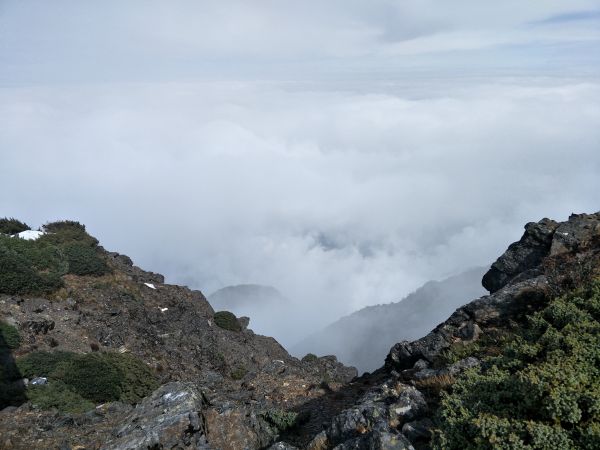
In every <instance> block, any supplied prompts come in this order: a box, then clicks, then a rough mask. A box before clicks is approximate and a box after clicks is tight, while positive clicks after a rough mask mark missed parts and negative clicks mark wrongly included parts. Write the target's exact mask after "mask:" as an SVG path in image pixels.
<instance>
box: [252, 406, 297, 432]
mask: <svg viewBox="0 0 600 450" xmlns="http://www.w3.org/2000/svg"><path fill="white" fill-rule="evenodd" d="M261 415H262V417H263V418H264V419H265V420H266V421H267V422H269V423H270V424H271V425H273V426H274V427H275V428H276V429H277V431H279V432H283V431H286V430H288V429H290V428H292V427H293V426H294V425H296V419H297V417H298V413H295V412H293V411H284V410H282V409H269V410H268V411H265V412H263V413H262V414H261Z"/></svg>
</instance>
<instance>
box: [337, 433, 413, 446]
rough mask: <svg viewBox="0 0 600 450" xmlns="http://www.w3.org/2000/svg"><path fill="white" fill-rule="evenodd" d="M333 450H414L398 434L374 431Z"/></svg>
mask: <svg viewBox="0 0 600 450" xmlns="http://www.w3.org/2000/svg"><path fill="white" fill-rule="evenodd" d="M334 450H414V448H413V446H412V445H411V444H410V442H409V441H408V440H407V439H406V438H405V437H404V436H402V434H399V433H389V432H381V431H375V432H372V433H369V434H367V435H365V436H360V437H357V438H354V439H351V440H349V441H346V442H344V443H342V444H339V445H337V446H336V447H334Z"/></svg>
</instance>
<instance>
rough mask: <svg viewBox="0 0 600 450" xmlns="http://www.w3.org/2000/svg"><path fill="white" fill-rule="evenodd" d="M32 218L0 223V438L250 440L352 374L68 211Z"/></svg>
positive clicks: (18, 443) (135, 443) (4, 441)
mask: <svg viewBox="0 0 600 450" xmlns="http://www.w3.org/2000/svg"><path fill="white" fill-rule="evenodd" d="M6 223H8V224H9V225H10V229H11V231H14V230H13V229H14V228H15V226H13V225H14V224H15V223H16V222H15V221H14V220H13V219H10V220H7V221H6ZM17 225H18V223H17ZM17 228H18V227H17ZM21 228H22V227H21ZM44 230H45V232H46V234H43V235H40V236H36V237H37V238H34V239H31V240H24V239H19V238H17V237H10V236H8V235H1V236H0V363H1V364H2V367H1V369H2V370H0V387H1V388H2V398H1V399H0V400H1V404H0V408H2V407H5V406H8V408H5V409H4V410H3V412H2V413H1V414H2V417H1V420H0V448H27V449H34V448H44V449H46V448H58V447H61V446H62V448H70V447H74V446H77V445H82V446H85V447H86V448H99V447H100V446H102V445H105V444H106V443H108V442H110V443H111V444H110V445H108V444H106V445H107V447H106V448H147V447H149V448H154V447H153V446H155V445H159V444H160V445H163V442H162V440H163V439H167V440H168V439H172V442H171V441H170V442H171V444H172V446H174V447H177V448H187V447H189V446H199V445H204V446H206V447H205V448H211V447H209V445H210V446H212V448H245V447H247V448H260V447H263V446H265V445H267V444H269V443H270V442H272V441H273V440H274V439H275V438H276V437H277V435H278V433H279V428H278V427H277V426H276V425H275V424H274V422H277V421H276V420H275V419H274V418H277V417H288V416H286V414H288V413H287V412H286V411H287V410H288V409H289V408H290V407H291V406H293V405H294V404H297V403H299V402H304V401H305V400H306V398H310V397H312V396H320V395H323V393H324V392H325V391H324V390H323V388H322V387H320V386H321V383H322V382H323V380H329V385H328V388H333V389H337V388H339V387H340V386H341V385H342V384H343V383H344V382H347V381H349V380H350V379H352V378H353V377H354V376H355V375H356V370H355V369H353V368H348V367H344V366H342V365H341V364H339V363H337V361H335V359H334V358H321V359H318V360H315V361H304V362H303V361H299V360H297V359H295V358H293V357H291V356H290V355H289V354H288V353H287V352H286V351H285V349H284V348H283V347H282V346H281V345H279V344H278V343H277V341H275V339H273V338H270V337H265V336H260V335H257V334H255V333H253V332H252V331H251V330H249V329H246V328H245V325H246V323H245V321H238V320H237V318H236V317H235V316H234V315H233V314H221V315H216V314H215V312H214V310H213V308H212V307H211V306H210V304H209V303H208V302H207V301H206V299H205V298H204V296H203V295H202V293H201V292H199V291H194V290H190V289H188V288H186V287H182V286H175V285H169V284H165V283H164V278H163V277H162V276H161V275H159V274H155V273H151V272H146V271H143V270H141V269H140V268H138V267H136V266H134V265H133V263H132V261H131V259H129V258H128V257H127V256H124V255H119V254H118V253H111V252H107V251H106V250H104V249H103V248H102V247H100V246H99V245H98V241H97V240H96V239H94V238H93V237H92V236H90V235H89V234H88V233H87V231H86V229H85V227H84V226H83V225H81V224H79V223H77V222H70V221H62V222H55V223H51V224H47V225H45V226H44ZM32 380H33V381H32ZM28 382H29V384H27V383H28ZM32 383H33V384H32ZM159 385H162V386H161V387H160V388H159V389H158V391H156V392H157V394H155V396H152V395H151V394H152V390H153V389H154V388H156V387H157V386H159ZM159 393H160V395H159ZM142 397H146V398H145V399H144V400H142ZM115 401H116V403H115ZM99 403H102V404H106V406H105V407H103V408H104V409H102V408H100V409H98V408H96V406H98V404H99ZM136 403H137V404H139V405H138V406H139V407H138V409H136V410H133V409H132V406H131V405H133V404H136ZM158 404H160V405H162V406H160V407H159V406H157V405H158ZM140 408H141V409H140ZM144 408H146V409H144ZM157 408H158V409H157ZM52 409H58V411H59V413H58V415H57V414H56V413H54V412H52V411H51V410H52ZM86 411H91V412H86ZM94 411H95V412H94ZM141 411H145V414H146V415H147V417H146V418H144V419H143V420H142V419H141V418H140V417H139V416H136V414H140V412H141ZM156 411H163V412H164V414H163V413H161V414H163V415H162V416H161V415H159V416H153V414H155V413H156ZM73 414H75V415H77V419H76V420H73V419H68V417H72V415H73ZM165 415H166V416H165ZM292 416H293V418H295V415H292V414H291V413H290V414H289V417H292ZM151 418H152V419H151ZM140 420H142V422H143V424H144V425H143V426H142V425H139V423H140ZM289 420H290V419H288V421H289ZM190 421H191V422H190ZM284 422H285V421H284ZM127 423H131V424H132V426H131V429H130V430H129V431H127V432H126V431H118V430H119V429H121V428H122V427H123V426H125V425H124V424H127ZM135 424H137V425H135ZM280 425H281V424H280ZM140 427H141V428H140ZM141 429H143V432H142V431H140V430H141ZM140 433H141V434H140ZM155 441H156V442H155ZM111 446H112V447H111ZM157 448H158V447H157ZM169 448H170V447H169ZM190 448H191V447H190ZM193 448H196V447H193Z"/></svg>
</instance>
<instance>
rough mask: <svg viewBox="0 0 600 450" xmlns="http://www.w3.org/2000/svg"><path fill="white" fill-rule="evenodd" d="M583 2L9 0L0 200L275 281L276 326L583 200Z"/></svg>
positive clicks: (0, 112) (312, 320)
mask: <svg viewBox="0 0 600 450" xmlns="http://www.w3.org/2000/svg"><path fill="white" fill-rule="evenodd" d="M599 9H600V3H599V2H598V1H589V0H577V1H572V2H568V3H566V2H563V1H558V0H549V1H545V2H542V3H540V2H526V3H523V2H520V1H519V2H518V1H517V0H509V1H506V2H496V3H493V4H492V3H484V2H481V1H478V0H460V1H455V2H452V3H451V4H450V3H448V2H441V1H434V0H425V1H423V0H411V1H402V2H398V1H392V0H380V1H373V2H365V1H358V0H334V1H328V2H322V1H306V2H301V3H298V2H287V1H275V0H273V1H267V0H265V1H253V2H248V1H219V2H197V1H188V0H176V1H158V0H153V1H149V0H145V1H137V2H136V1H130V2H126V3H124V2H120V1H108V0H107V1H104V2H102V3H91V2H81V1H75V0H71V1H67V0H60V1H56V2H52V3H49V2H44V1H35V0H27V1H5V2H2V3H1V4H0V41H2V42H3V43H4V45H3V46H1V47H0V64H1V65H2V67H3V71H2V73H1V74H0V152H1V153H0V157H1V158H2V164H1V165H0V192H2V195H1V196H0V210H1V211H3V212H4V214H8V215H13V216H17V217H21V218H23V219H25V220H27V221H29V222H32V223H34V224H39V223H42V222H44V221H46V220H51V219H53V218H59V217H65V218H73V219H76V220H81V221H83V222H85V223H87V224H88V226H89V227H90V229H91V231H92V232H93V233H95V234H97V235H98V237H99V238H100V239H101V240H102V242H103V243H104V244H105V245H106V246H107V247H108V248H110V249H115V250H119V251H123V252H124V253H128V254H130V255H131V256H132V257H133V258H134V259H135V260H136V261H137V262H138V263H139V264H140V265H142V266H145V267H147V268H149V269H152V270H156V271H162V272H165V273H166V274H167V275H168V277H169V279H170V280H171V281H173V282H186V283H189V284H190V285H192V286H195V287H199V288H201V289H203V290H204V291H205V292H206V293H210V292H212V291H213V290H215V289H217V288H219V287H222V286H224V285H227V284H235V283H242V282H255V283H264V284H272V285H275V286H276V287H278V288H279V289H280V290H281V291H283V292H284V294H286V295H287V296H288V297H290V298H292V299H293V300H294V301H295V303H296V304H297V305H298V308H297V309H296V310H295V311H292V312H291V313H290V318H291V319H290V320H283V321H282V322H281V326H282V328H279V329H275V328H273V330H274V332H280V331H281V332H282V333H283V331H285V334H282V335H281V336H279V337H282V338H283V339H284V340H285V341H286V342H287V343H289V342H291V341H292V340H293V339H294V338H296V337H298V336H299V335H300V334H301V333H308V332H310V331H311V329H314V328H317V327H318V326H320V325H321V324H323V323H324V322H327V321H330V320H333V319H335V318H336V317H337V316H339V315H340V314H343V313H347V312H349V311H351V310H353V309H356V308H358V307H360V306H363V305H366V304H370V303H376V302H381V301H390V300H394V299H399V298H401V297H402V296H403V295H404V294H406V293H407V292H409V291H410V290H412V289H414V288H416V287H417V286H418V285H419V284H420V283H422V282H424V281H426V280H428V279H430V278H440V277H443V276H446V275H449V274H451V273H456V272H457V271H459V270H461V269H463V268H465V267H466V266H470V265H474V264H484V263H487V262H489V261H490V260H491V259H493V258H494V257H496V256H497V255H498V254H499V253H500V252H501V251H502V250H503V249H504V248H505V247H506V245H507V244H508V243H509V242H511V241H512V240H515V239H517V238H518V237H519V235H520V233H521V227H522V225H523V223H524V222H525V221H528V220H536V219H539V218H541V217H542V216H553V217H558V218H564V217H566V215H567V214H568V213H570V212H571V211H590V210H594V209H599V208H598V206H599V205H598V201H597V195H596V193H597V192H598V188H599V187H600V186H599V178H598V176H597V175H598V172H599V169H600V168H599V165H600V161H599V156H598V152H597V148H598V147H599V144H600V142H599V141H600V134H599V132H598V126H597V124H598V123H600V110H599V107H598V105H599V104H600V102H599V100H600V85H599V84H598V78H597V73H598V70H599V69H600V59H599V58H598V56H596V55H597V52H595V51H593V50H595V47H597V44H598V40H599V39H600V36H599V34H598V33H599V32H598V27H597V21H598V14H597V11H598V10H599ZM210 80H218V81H210ZM225 80H229V81H225ZM139 230H143V232H140V231H139ZM189 236H192V237H191V238H190V237H189ZM307 306H309V307H307ZM274 326H275V325H274ZM282 330H283V331H282Z"/></svg>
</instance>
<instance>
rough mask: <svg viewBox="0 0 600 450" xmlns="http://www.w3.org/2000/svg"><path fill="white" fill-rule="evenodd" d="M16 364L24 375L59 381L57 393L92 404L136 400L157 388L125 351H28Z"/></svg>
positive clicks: (148, 373)
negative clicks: (67, 394) (82, 352)
mask: <svg viewBox="0 0 600 450" xmlns="http://www.w3.org/2000/svg"><path fill="white" fill-rule="evenodd" d="M17 366H18V369H19V370H20V372H21V374H22V376H24V377H28V378H32V377H35V376H45V377H47V378H48V379H49V382H50V384H52V385H54V383H62V385H64V389H63V387H62V386H61V387H60V389H58V390H57V395H58V394H61V393H64V391H65V389H66V390H68V391H69V392H70V393H73V394H76V395H78V396H80V397H81V398H83V399H85V400H87V401H91V402H94V403H98V402H107V401H114V400H120V401H123V402H127V403H137V402H139V401H140V400H141V399H142V398H143V397H145V396H147V395H148V394H150V393H151V392H152V391H153V390H154V389H156V388H157V387H158V382H157V380H156V377H155V376H154V374H153V373H152V371H151V370H150V369H149V368H148V367H147V366H146V365H145V364H144V363H143V362H142V361H140V360H139V359H137V358H136V357H134V356H133V355H128V354H120V353H96V352H95V353H86V354H76V353H71V352H32V353H29V354H28V355H26V356H23V357H21V358H19V359H18V360H17ZM40 388H41V387H40ZM69 395H70V394H69ZM36 398H37V397H36ZM70 398H71V397H70ZM72 398H73V399H75V397H72ZM53 399H54V397H53ZM53 401H54V400H53ZM69 401H70V400H69ZM56 407H58V406H56ZM59 409H60V408H59Z"/></svg>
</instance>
